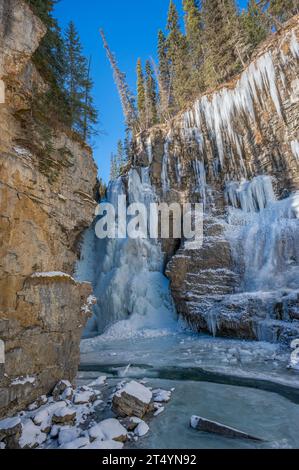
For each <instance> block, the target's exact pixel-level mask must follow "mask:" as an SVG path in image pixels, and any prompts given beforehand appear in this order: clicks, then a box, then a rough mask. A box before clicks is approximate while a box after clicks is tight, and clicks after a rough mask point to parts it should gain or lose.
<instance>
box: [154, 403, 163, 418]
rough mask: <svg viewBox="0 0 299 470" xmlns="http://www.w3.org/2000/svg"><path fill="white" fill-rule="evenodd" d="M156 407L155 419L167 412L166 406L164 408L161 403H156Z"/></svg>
mask: <svg viewBox="0 0 299 470" xmlns="http://www.w3.org/2000/svg"><path fill="white" fill-rule="evenodd" d="M154 406H155V410H156V411H155V412H154V416H155V417H157V416H159V415H160V414H161V413H163V411H164V410H165V408H164V406H162V405H161V404H160V403H155V405H154Z"/></svg>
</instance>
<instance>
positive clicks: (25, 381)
mask: <svg viewBox="0 0 299 470" xmlns="http://www.w3.org/2000/svg"><path fill="white" fill-rule="evenodd" d="M35 380H36V378H35V377H29V376H28V375H27V376H26V377H17V378H16V379H14V380H13V381H12V382H11V384H10V385H11V386H12V387H14V386H16V385H26V384H32V385H33V384H34V382H35Z"/></svg>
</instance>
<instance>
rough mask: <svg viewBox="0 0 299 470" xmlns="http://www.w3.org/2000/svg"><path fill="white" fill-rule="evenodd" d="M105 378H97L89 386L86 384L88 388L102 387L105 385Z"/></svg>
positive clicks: (103, 376)
mask: <svg viewBox="0 0 299 470" xmlns="http://www.w3.org/2000/svg"><path fill="white" fill-rule="evenodd" d="M106 381H107V377H106V376H105V375H102V376H101V377H99V378H97V379H96V380H94V381H93V382H91V383H90V384H88V386H89V387H102V386H103V385H105V384H106Z"/></svg>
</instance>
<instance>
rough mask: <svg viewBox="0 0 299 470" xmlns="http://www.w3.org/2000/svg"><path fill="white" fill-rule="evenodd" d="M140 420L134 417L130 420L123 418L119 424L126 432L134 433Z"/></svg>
mask: <svg viewBox="0 0 299 470" xmlns="http://www.w3.org/2000/svg"><path fill="white" fill-rule="evenodd" d="M141 421H142V420H141V419H140V418H137V417H136V416H132V417H130V418H125V419H123V420H121V424H122V425H123V426H124V427H125V428H126V429H127V430H128V431H134V429H136V428H137V426H138V424H139V423H141Z"/></svg>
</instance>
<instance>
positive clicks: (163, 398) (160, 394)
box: [153, 388, 171, 403]
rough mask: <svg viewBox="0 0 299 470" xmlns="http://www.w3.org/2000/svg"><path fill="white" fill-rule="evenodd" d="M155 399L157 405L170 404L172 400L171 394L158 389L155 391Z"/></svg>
mask: <svg viewBox="0 0 299 470" xmlns="http://www.w3.org/2000/svg"><path fill="white" fill-rule="evenodd" d="M153 399H154V401H155V402H156V403H168V402H169V401H170V399H171V392H170V391H167V390H162V389H161V388H158V389H157V390H153Z"/></svg>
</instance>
